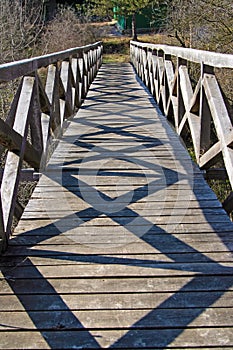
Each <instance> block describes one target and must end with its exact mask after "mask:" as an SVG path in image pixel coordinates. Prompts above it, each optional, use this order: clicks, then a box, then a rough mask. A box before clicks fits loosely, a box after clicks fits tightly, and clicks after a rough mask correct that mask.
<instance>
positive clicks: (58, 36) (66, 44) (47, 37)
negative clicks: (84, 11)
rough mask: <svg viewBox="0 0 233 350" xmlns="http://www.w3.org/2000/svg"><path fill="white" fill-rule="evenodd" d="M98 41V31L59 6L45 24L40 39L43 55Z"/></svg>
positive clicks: (64, 7) (68, 8)
mask: <svg viewBox="0 0 233 350" xmlns="http://www.w3.org/2000/svg"><path fill="white" fill-rule="evenodd" d="M97 39H99V33H98V30H97V29H96V28H95V27H93V26H92V25H91V24H90V23H88V21H87V20H85V18H84V17H80V16H79V17H78V16H77V13H76V12H75V11H74V9H73V8H71V7H66V6H59V7H58V9H57V13H56V16H55V17H54V19H53V20H52V21H50V22H49V23H47V25H46V27H45V28H44V32H43V35H42V37H41V45H40V46H41V52H42V53H43V54H45V53H49V52H54V51H60V50H66V49H68V48H71V47H76V46H81V45H85V44H90V43H92V42H93V41H96V40H97Z"/></svg>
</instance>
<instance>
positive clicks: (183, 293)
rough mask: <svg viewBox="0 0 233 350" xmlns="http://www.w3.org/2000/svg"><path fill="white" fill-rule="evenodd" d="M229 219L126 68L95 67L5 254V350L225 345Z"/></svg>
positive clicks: (232, 343)
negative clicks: (91, 81)
mask: <svg viewBox="0 0 233 350" xmlns="http://www.w3.org/2000/svg"><path fill="white" fill-rule="evenodd" d="M232 248H233V225H232V223H231V222H230V220H229V219H228V217H227V215H226V214H225V212H224V211H223V209H222V208H221V205H220V203H219V202H218V201H217V199H216V197H215V195H214V194H213V192H212V191H211V190H210V189H209V187H208V186H207V185H206V183H205V181H204V179H203V177H202V174H201V173H200V172H199V170H198V169H197V167H196V166H195V165H193V164H192V162H191V160H190V157H189V155H188V154H187V152H186V150H185V149H184V147H183V146H182V144H181V142H180V140H179V138H178V136H176V134H175V132H174V131H173V130H172V129H171V128H170V126H169V125H168V124H167V122H166V120H165V118H164V117H163V116H162V115H161V113H160V112H159V111H158V109H157V107H156V106H155V104H154V102H153V100H152V98H151V96H150V95H149V94H148V93H147V91H146V90H145V89H144V87H143V86H142V85H140V83H139V82H138V81H137V80H136V78H135V75H134V72H133V69H132V67H131V66H130V65H128V64H125V65H122V66H116V65H103V66H102V69H101V70H100V72H99V74H98V76H97V79H96V80H95V82H94V84H93V85H92V87H91V89H90V91H89V94H88V96H87V99H86V101H85V103H84V104H83V106H82V108H81V109H80V110H79V112H78V114H77V115H76V116H75V118H74V119H73V120H72V121H71V122H70V125H69V127H68V129H67V131H66V132H65V134H64V137H63V139H62V141H61V142H60V143H59V145H58V147H57V149H56V151H55V153H54V154H53V156H52V158H51V161H50V165H49V167H48V169H47V171H46V173H44V174H43V176H42V177H41V178H40V181H39V184H38V186H37V187H36V189H35V191H34V194H33V197H32V199H31V200H30V202H29V204H28V206H27V208H26V211H25V213H24V215H23V217H22V219H21V222H20V224H19V226H18V228H17V229H16V231H15V233H14V237H13V238H12V240H11V243H10V248H9V249H8V251H7V253H5V255H4V257H2V258H1V261H0V264H1V271H2V272H1V276H0V277H1V279H0V320H1V321H0V348H1V349H98V348H112V349H114V348H117V349H190V348H195V349H213V348H214V349H223V348H226V349H233V312H232V310H233V309H232V308H233V289H232V285H233V278H232V272H233V270H232V265H233V264H232V263H233V256H232V250H233V249H232Z"/></svg>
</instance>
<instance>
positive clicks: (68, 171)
mask: <svg viewBox="0 0 233 350" xmlns="http://www.w3.org/2000/svg"><path fill="white" fill-rule="evenodd" d="M125 80H126V82H124V84H127V86H128V87H127V89H128V90H126V92H127V91H130V89H131V88H130V83H129V84H128V83H127V77H126V78H125ZM102 84H103V83H102ZM103 87H104V84H103ZM96 93H98V89H97V90H96ZM101 94H102V96H99V98H98V99H96V98H94V97H91V98H93V105H91V106H92V108H96V107H95V106H96V105H98V103H101V101H102V99H104V94H105V93H104V91H103V90H101ZM91 98H90V99H91ZM130 99H131V98H130ZM130 99H129V98H128V96H127V94H126V96H125V103H126V104H127V103H128V102H129V101H130ZM94 105H95V106H94ZM84 108H85V106H84ZM126 114H127V113H126ZM137 120H138V119H137ZM132 121H133V117H132ZM152 121H153V118H151V119H150V118H149V119H148V123H151V122H152ZM74 123H80V125H81V124H83V125H84V124H85V126H89V127H90V128H91V127H95V129H96V130H95V131H90V132H87V133H86V134H84V135H81V136H80V137H78V138H77V140H75V141H74V138H73V137H70V139H69V138H66V142H67V143H70V144H71V145H73V146H75V147H78V148H79V150H80V148H81V149H83V150H84V151H86V152H89V151H92V150H93V149H94V150H95V152H96V154H95V155H89V156H88V155H87V156H85V158H84V159H82V157H81V156H80V158H78V159H77V160H75V161H73V160H72V161H69V160H67V159H65V160H63V161H61V164H60V166H63V167H64V169H63V171H61V172H58V173H57V172H56V169H55V168H53V166H51V167H49V168H48V171H46V173H45V175H44V176H46V177H47V178H49V179H51V180H52V181H53V182H55V183H57V185H60V186H62V188H63V189H64V190H66V191H68V192H70V193H72V195H73V196H76V198H77V199H80V200H82V201H85V203H86V205H87V208H85V209H82V210H79V211H76V212H75V211H73V212H72V213H71V214H68V215H66V216H62V217H61V218H58V219H54V220H53V222H52V223H49V224H47V225H45V226H43V227H40V228H36V229H32V230H28V231H26V232H24V233H22V234H20V235H18V236H17V237H15V238H13V239H12V240H11V247H10V248H9V251H8V252H7V254H6V256H5V257H2V258H1V265H2V266H3V268H2V274H3V275H4V277H5V279H6V281H7V283H8V285H9V287H10V288H11V289H12V290H13V292H14V294H15V295H16V296H17V298H18V299H19V301H20V302H21V304H22V305H23V307H24V309H25V311H26V312H27V313H28V315H29V316H30V319H31V321H32V322H33V324H34V326H35V329H37V330H39V331H40V333H41V335H42V336H43V338H44V339H45V341H46V342H47V344H48V345H49V346H50V348H52V349H57V348H84V349H85V348H92V349H94V348H101V346H100V345H99V343H98V338H97V339H96V338H95V336H93V335H92V333H91V330H90V329H86V328H85V326H84V325H83V324H82V323H81V322H80V320H79V319H78V317H76V316H75V315H74V313H73V312H72V311H71V310H70V309H69V307H68V305H67V304H66V303H65V301H64V300H63V299H62V297H61V296H60V295H59V292H57V288H55V287H54V285H53V281H52V282H51V281H50V280H49V279H46V278H45V277H44V276H43V275H42V273H41V272H40V271H39V268H38V267H36V266H35V265H34V264H33V263H32V262H31V260H30V257H33V256H41V257H43V256H44V257H47V258H48V257H49V258H50V259H51V260H53V259H54V260H56V261H57V260H59V261H61V262H62V261H63V262H65V261H68V262H82V263H91V264H103V265H105V264H108V265H121V266H137V267H143V268H145V269H147V268H148V269H151V268H153V269H155V270H156V269H160V270H164V271H166V270H174V271H177V274H179V272H180V271H182V272H187V277H188V281H187V283H186V284H185V285H183V286H182V287H181V288H180V289H179V290H176V291H175V292H174V293H173V294H172V295H171V296H169V297H168V298H167V299H166V300H164V301H163V302H162V303H161V304H160V305H158V306H157V307H156V308H155V309H153V310H151V311H148V313H147V314H146V315H145V316H144V317H143V318H141V319H139V320H138V321H137V322H135V323H134V324H132V326H131V327H130V328H129V329H128V331H127V332H126V333H125V335H123V336H122V337H121V338H120V339H118V340H117V341H116V342H115V343H113V344H112V345H110V347H111V348H123V349H125V348H127V347H130V348H136V347H138V346H139V344H143V345H142V347H145V348H164V349H165V348H167V346H168V345H169V344H171V343H172V342H173V341H174V340H175V339H176V338H177V337H178V336H179V335H181V334H182V333H183V332H184V330H185V329H186V328H187V326H188V325H190V324H191V323H192V322H194V321H195V319H197V317H199V316H200V315H201V314H202V313H203V312H204V311H205V310H206V309H208V308H209V307H210V306H211V305H213V304H214V303H215V302H216V301H217V300H218V299H219V298H221V297H222V296H223V294H224V293H225V292H226V291H228V290H229V288H231V287H232V285H233V281H232V278H231V276H232V272H233V270H232V268H230V267H226V266H223V265H222V264H220V263H218V262H216V261H215V260H213V259H211V258H210V257H208V256H207V255H205V254H204V253H202V252H200V251H199V250H197V249H195V248H194V247H192V246H191V245H189V244H187V243H186V242H184V241H182V239H180V238H177V237H176V236H175V235H174V234H172V233H171V232H168V231H166V229H165V228H164V227H163V226H162V225H159V224H155V223H153V222H151V221H150V220H149V219H148V218H147V217H143V216H141V215H140V214H139V213H137V212H136V211H135V210H133V209H132V207H131V205H132V204H134V203H137V202H138V201H140V200H143V199H144V200H146V198H147V197H148V195H152V194H153V195H156V193H157V192H158V191H159V190H161V189H168V188H169V187H170V186H173V185H175V184H179V182H180V181H182V180H183V181H186V183H187V184H189V185H190V186H192V187H193V192H194V194H195V193H196V194H198V186H197V188H196V185H195V179H194V183H192V181H193V178H192V174H191V175H190V174H189V172H188V171H187V173H184V172H182V171H181V172H179V170H174V169H170V168H168V167H165V166H161V165H160V164H156V162H154V163H152V162H151V161H150V159H147V158H145V159H142V158H140V157H139V158H138V157H137V153H136V152H138V151H139V150H140V146H139V147H138V146H136V145H133V146H132V145H131V146H130V144H129V146H125V147H124V148H123V149H122V150H120V151H119V150H118V151H112V150H111V151H110V150H108V149H107V147H104V145H102V144H95V141H96V139H98V138H100V140H103V139H104V137H105V136H106V139H107V138H108V135H109V133H111V134H114V135H116V136H117V137H122V138H124V137H132V139H133V140H135V141H136V142H138V143H139V145H141V146H142V148H146V149H147V150H150V149H152V148H153V147H159V146H161V145H164V141H161V140H160V139H159V138H156V137H150V136H148V135H147V136H145V137H144V136H143V135H140V134H138V133H136V132H132V131H130V130H129V129H130V127H131V125H128V126H122V127H114V126H112V127H109V126H104V125H98V124H96V123H94V122H90V121H87V120H85V118H83V119H82V118H80V119H77V120H75V121H74ZM140 123H141V125H142V126H143V118H142V120H140ZM132 125H133V124H132ZM106 152H108V156H107V157H110V158H111V157H112V158H114V159H116V160H119V161H122V162H125V164H128V165H132V164H136V165H137V166H138V167H143V168H144V169H148V170H150V171H152V172H151V173H149V174H148V175H146V176H145V175H142V174H141V173H140V172H138V171H137V169H136V168H137V167H136V166H135V169H134V170H132V169H131V170H130V171H128V172H127V171H126V170H125V169H118V170H117V171H116V170H114V169H113V170H111V169H107V170H106V169H104V170H99V171H98V172H97V177H98V176H104V177H106V178H107V177H109V176H110V177H111V176H116V177H119V178H121V177H125V176H127V177H129V178H135V179H137V178H143V176H144V178H145V177H146V180H147V183H145V184H142V185H140V186H137V188H134V189H133V190H129V191H127V192H126V193H123V194H121V195H118V196H117V197H116V198H113V197H110V196H109V195H108V194H106V193H104V192H103V191H101V190H99V189H96V188H94V187H93V186H92V185H90V184H88V182H85V181H84V180H83V179H82V176H80V177H79V178H77V176H79V175H85V174H86V173H85V171H86V172H87V173H88V171H90V169H89V168H88V169H84V170H83V169H81V171H80V169H75V170H74V171H72V167H71V166H74V165H76V166H79V165H80V164H82V165H83V164H90V166H91V164H92V162H93V161H96V160H101V159H103V154H105V153H106ZM129 154H130V156H129ZM185 161H186V160H185V158H184V161H182V160H181V161H180V162H181V165H182V162H183V165H185ZM56 164H57V165H59V163H58V162H56ZM190 164H191V162H190ZM194 168H195V166H194ZM189 170H190V172H191V173H192V171H191V169H189ZM192 170H193V169H192ZM153 171H154V173H153ZM74 172H75V175H76V176H75V177H74V176H73V175H74ZM155 173H156V175H155ZM57 174H58V175H57ZM197 176H199V175H197ZM84 178H85V176H84ZM84 188H85V191H83V190H82V189H84ZM86 193H88V195H86ZM96 196H99V197H100V198H101V199H102V200H103V201H104V202H105V203H106V207H105V208H102V207H101V205H98V202H96V201H94V200H93V198H94V199H96ZM127 198H130V202H129V203H128V204H127V205H126V206H125V207H124V208H120V209H119V210H118V211H114V212H111V211H109V210H108V206H107V204H108V203H109V204H111V203H113V202H114V200H116V199H117V200H118V201H119V202H121V201H122V202H123V203H124V201H125V199H127ZM198 198H199V195H197V200H198ZM93 203H94V204H93ZM203 213H205V211H204V210H203ZM103 215H104V216H105V217H107V218H109V219H111V220H112V222H113V223H114V224H116V225H117V227H122V228H124V229H126V230H127V231H128V232H130V233H131V234H132V235H133V236H135V239H140V240H141V241H142V242H145V243H147V244H148V245H150V246H151V247H152V248H153V249H155V250H156V251H159V252H160V253H161V256H166V257H168V258H169V259H171V262H164V261H163V258H161V259H160V260H154V261H152V260H151V259H147V258H146V255H145V256H144V257H143V256H142V257H141V258H134V257H133V255H131V256H130V257H120V256H114V255H113V254H108V256H106V254H100V253H97V254H92V255H88V254H87V255H86V254H81V253H80V254H78V253H70V252H68V253H64V252H61V251H54V250H49V249H48V250H45V249H43V250H41V249H39V247H40V246H39V244H41V243H43V242H46V240H47V239H48V236H49V237H53V238H55V237H59V236H60V235H61V234H62V235H64V239H65V240H66V241H69V235H68V234H67V235H66V231H67V230H68V229H69V227H67V226H66V225H64V226H63V223H64V222H66V223H69V222H77V223H75V224H74V228H77V227H82V225H83V224H86V223H89V222H90V223H91V221H92V220H94V219H97V218H100V217H101V216H103ZM208 218H209V216H208V215H206V220H207V222H208ZM74 219H76V221H75V220H74ZM209 224H210V225H211V227H212V229H213V232H215V233H216V235H217V236H218V238H219V239H221V241H222V242H223V244H225V245H226V246H227V248H228V249H229V250H230V251H231V250H232V224H231V223H230V221H228V220H227V218H226V220H225V223H224V230H222V224H221V225H219V223H218V220H217V221H216V223H215V222H214V221H213V222H211V223H209ZM144 228H146V229H145V232H144V231H143V233H142V230H143V229H144ZM227 231H229V232H228V236H226V234H225V233H226V232H227ZM45 232H46V235H45ZM230 234H231V236H230ZM20 243H24V244H25V243H26V245H24V248H20V249H23V251H21V252H20V251H17V245H18V244H20ZM174 251H175V252H174ZM11 252H12V254H13V252H16V254H17V253H18V257H17V258H15V263H16V266H13V267H12V266H10V267H9V266H7V264H8V262H9V258H8V256H11ZM25 257H27V259H26V260H24V259H25ZM190 261H192V263H190ZM4 264H5V267H4ZM190 272H192V273H194V276H193V275H192V277H190ZM145 276H146V273H145ZM148 276H149V275H148ZM182 276H186V275H185V274H183V275H182ZM173 278H176V274H174V276H173ZM25 280H27V286H25V284H24V283H25ZM90 283H91V282H90ZM209 291H211V293H209ZM29 295H30V298H29ZM79 297H80V298H81V297H82V296H81V295H80V296H79ZM201 297H202V300H201V301H200V298H201ZM51 303H52V304H51ZM190 305H191V307H190ZM53 308H54V309H53ZM35 310H36V311H35ZM45 310H46V319H44V318H43V317H42V312H43V311H45ZM54 310H57V312H56V313H55V312H54ZM58 310H61V311H66V312H65V318H62V319H61V314H62V313H59V312H58ZM38 311H41V312H38ZM177 312H179V318H177ZM174 320H176V322H175V321H174ZM177 320H178V321H177ZM3 326H4V324H2V327H3ZM145 330H146V331H145Z"/></svg>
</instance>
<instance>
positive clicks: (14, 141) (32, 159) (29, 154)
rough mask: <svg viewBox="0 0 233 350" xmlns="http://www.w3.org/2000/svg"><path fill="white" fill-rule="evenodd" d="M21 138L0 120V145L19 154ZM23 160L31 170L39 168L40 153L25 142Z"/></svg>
mask: <svg viewBox="0 0 233 350" xmlns="http://www.w3.org/2000/svg"><path fill="white" fill-rule="evenodd" d="M22 140H23V137H22V136H21V135H20V134H19V133H17V132H16V131H15V130H14V129H12V128H11V127H10V126H9V125H8V124H7V123H5V122H4V121H3V120H2V119H0V144H1V145H3V146H4V147H6V148H7V149H8V150H9V151H11V152H13V153H15V154H17V155H18V154H19V153H20V148H21V145H22ZM24 160H25V161H26V162H27V163H28V164H29V165H30V166H32V167H33V168H35V169H39V167H40V153H39V152H38V151H36V150H35V149H34V147H33V146H32V145H31V144H30V143H29V142H28V141H26V145H25V154H24Z"/></svg>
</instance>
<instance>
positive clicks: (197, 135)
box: [130, 41, 233, 213]
mask: <svg viewBox="0 0 233 350" xmlns="http://www.w3.org/2000/svg"><path fill="white" fill-rule="evenodd" d="M130 51H131V62H132V64H133V65H134V67H135V70H136V72H137V74H138V75H139V77H140V78H141V79H142V81H143V82H144V83H145V85H146V86H147V87H148V88H149V90H150V92H151V93H152V94H153V96H154V98H155V100H156V102H157V103H158V104H159V106H160V108H161V110H162V112H163V113H164V114H165V115H166V117H167V118H168V119H169V120H170V121H171V122H172V123H173V125H174V127H175V129H176V131H177V133H178V134H179V135H181V136H182V137H183V139H184V140H186V141H187V135H190V138H189V139H191V141H192V148H193V151H194V153H195V157H196V161H197V163H198V165H199V167H200V168H201V169H203V170H204V171H205V172H206V174H208V177H209V178H211V176H212V177H213V178H216V177H217V178H218V177H219V178H224V177H225V178H228V179H229V183H230V185H231V188H233V126H232V120H233V116H232V115H230V114H231V113H230V109H231V108H229V105H228V103H227V100H226V98H225V94H224V93H223V92H222V88H221V86H220V84H219V81H218V79H217V78H216V70H218V71H219V70H224V69H225V68H226V69H230V73H231V74H232V73H233V72H232V69H233V55H228V54H220V53H214V52H207V51H201V50H194V49H185V48H180V47H173V46H167V45H152V44H145V43H140V42H134V41H132V42H131V48H130ZM216 68H217V69H216ZM193 71H195V79H192V76H191V72H193ZM218 73H219V72H218ZM228 73H229V71H228ZM219 164H221V167H219ZM223 206H224V207H225V209H226V211H227V212H228V213H229V212H231V211H232V210H233V194H232V192H231V193H230V194H229V196H228V197H227V198H226V199H225V201H224V203H223Z"/></svg>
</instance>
